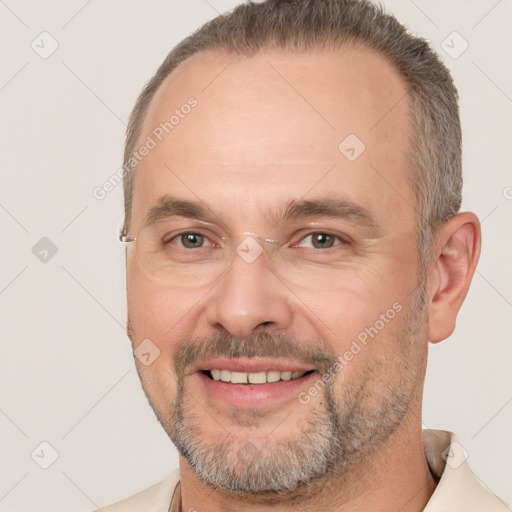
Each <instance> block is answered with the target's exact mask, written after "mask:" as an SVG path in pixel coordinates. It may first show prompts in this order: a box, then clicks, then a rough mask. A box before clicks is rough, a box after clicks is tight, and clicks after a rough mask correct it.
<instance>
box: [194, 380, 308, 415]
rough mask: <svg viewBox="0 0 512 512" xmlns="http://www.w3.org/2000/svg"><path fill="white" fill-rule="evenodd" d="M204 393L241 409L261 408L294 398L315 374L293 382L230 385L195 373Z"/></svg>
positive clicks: (280, 381)
mask: <svg viewBox="0 0 512 512" xmlns="http://www.w3.org/2000/svg"><path fill="white" fill-rule="evenodd" d="M196 375H198V376H199V379H200V381H201V382H202V384H203V386H204V387H205V388H206V392H207V393H208V395H210V396H211V397H212V398H214V399H216V400H220V401H222V402H224V403H226V404H228V405H232V406H235V407H243V408H253V407H261V406H265V405H270V404H273V403H275V402H277V401H279V400H289V399H290V398H294V397H295V398H296V397H297V396H298V394H299V392H300V391H301V390H303V389H304V388H305V387H306V386H307V385H308V384H309V383H310V381H312V380H314V379H315V375H316V373H315V372H312V373H308V374H306V375H303V376H302V377H299V378H297V379H293V380H279V381H277V382H267V383H266V384H230V383H229V382H223V381H221V380H213V379H211V378H210V377H208V376H207V375H205V374H204V373H201V372H199V373H197V374H196Z"/></svg>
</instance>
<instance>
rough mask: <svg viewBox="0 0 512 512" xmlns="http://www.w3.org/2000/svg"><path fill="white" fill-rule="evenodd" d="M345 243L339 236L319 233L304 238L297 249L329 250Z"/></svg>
mask: <svg viewBox="0 0 512 512" xmlns="http://www.w3.org/2000/svg"><path fill="white" fill-rule="evenodd" d="M342 243H345V241H344V240H342V239H341V238H340V237H339V236H337V235H333V234H331V233H324V232H321V231H318V232H315V233H310V234H309V235H307V236H305V237H304V238H303V239H302V240H301V241H300V243H299V244H298V247H312V248H313V249H330V248H331V247H334V246H335V245H340V244H342Z"/></svg>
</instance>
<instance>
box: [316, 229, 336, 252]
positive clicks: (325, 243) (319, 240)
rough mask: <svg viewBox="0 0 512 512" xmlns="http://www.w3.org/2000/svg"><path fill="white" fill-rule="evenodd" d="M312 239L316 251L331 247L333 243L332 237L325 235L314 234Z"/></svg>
mask: <svg viewBox="0 0 512 512" xmlns="http://www.w3.org/2000/svg"><path fill="white" fill-rule="evenodd" d="M312 238H313V246H314V247H315V248H316V249H325V248H326V247H332V246H333V243H334V237H333V236H332V235H326V234H325V233H315V234H314V235H313V237H312Z"/></svg>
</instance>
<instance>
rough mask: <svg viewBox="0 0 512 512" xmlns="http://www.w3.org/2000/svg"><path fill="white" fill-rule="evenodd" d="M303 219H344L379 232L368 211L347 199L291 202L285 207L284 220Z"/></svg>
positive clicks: (372, 216) (373, 218)
mask: <svg viewBox="0 0 512 512" xmlns="http://www.w3.org/2000/svg"><path fill="white" fill-rule="evenodd" d="M305 217H332V218H335V219H344V220H347V221H349V222H351V223H353V224H356V225H359V226H362V227H366V228H369V229H371V230H372V231H375V232H377V231H378V230H379V225H378V223H377V221H376V220H375V217H374V215H373V214H372V213H371V212H370V210H368V209H366V208H364V207H362V206H360V205H358V204H356V203H354V202H353V201H350V200H348V199H332V198H322V199H316V200H299V201H295V200H292V201H290V202H289V203H288V204H287V205H286V208H285V211H284V215H283V219H284V220H299V219H302V218H305Z"/></svg>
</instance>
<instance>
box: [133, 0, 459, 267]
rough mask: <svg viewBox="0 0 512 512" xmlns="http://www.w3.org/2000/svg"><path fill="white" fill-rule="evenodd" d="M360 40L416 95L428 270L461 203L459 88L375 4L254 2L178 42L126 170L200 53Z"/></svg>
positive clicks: (355, 0) (418, 186) (412, 152)
mask: <svg viewBox="0 0 512 512" xmlns="http://www.w3.org/2000/svg"><path fill="white" fill-rule="evenodd" d="M345 43H356V44H359V45H362V46H364V47H365V48H368V49H370V50H373V51H375V52H376V53H378V54H380V55H382V56H383V57H385V58H386V59H387V60H388V61H389V62H390V63H391V64H392V65H393V66H394V67H395V68H396V70H397V71H398V72H399V74H400V75H401V76H402V79H403V80H404V82H405V84H406V87H407V90H408V92H409V95H410V100H411V101H410V105H411V108H410V122H411V130H412V133H411V136H412V144H411V147H410V148H409V151H408V155H407V156H408V162H409V168H410V181H411V186H412V187H413V190H414V192H415V195H416V200H417V206H416V210H417V212H416V217H417V221H416V224H417V232H418V250H419V256H420V260H421V262H422V263H423V264H424V265H426V264H427V263H428V262H429V260H430V257H431V250H432V243H433V239H434V235H435V233H436V230H437V229H438V228H439V226H440V225H441V224H443V223H444V222H445V221H446V220H448V219H449V218H450V217H452V216H454V215H455V214H456V213H457V212H458V211H459V208H460V205H461V200H462V172H461V128H460V120H459V109H458V102H457V99H458V95H457V90H456V88H455V86H454V84H453V80H452V78H451V76H450V73H449V71H448V69H447V68H446V67H445V66H444V65H443V64H442V62H441V61H440V59H439V57H438V56H437V54H436V53H435V52H434V51H433V50H432V49H431V48H430V47H429V45H428V43H427V42H426V41H425V40H424V39H421V38H418V37H415V36H413V35H411V34H409V33H408V32H407V30H406V28H405V27H404V26H403V25H402V24H400V23H399V22H398V21H397V20H396V18H394V17H393V16H391V15H389V14H387V13H386V12H385V11H384V10H383V8H382V7H380V6H377V5H375V4H373V3H371V2H370V1H369V0H266V1H264V2H261V3H254V2H247V3H244V4H241V5H239V6H238V7H236V8H235V9H233V10H232V11H231V12H228V13H227V14H223V15H220V16H218V17H216V18H215V19H213V20H212V21H210V22H208V23H206V24H205V25H203V26H202V27H201V28H199V29H198V30H197V31H196V32H194V33H193V34H192V35H190V36H189V37H187V38H186V39H184V40H183V41H182V42H181V43H179V44H178V45H177V46H176V47H175V48H174V49H173V50H172V51H171V52H170V53H169V54H168V55H167V57H166V59H165V60H164V62H163V63H162V64H161V66H160V67H159V68H158V71H157V72H156V74H155V75H154V76H153V78H151V80H150V81H149V82H148V83H147V85H146V86H145V87H144V89H143V90H142V92H141V94H140V96H139V97H138V99H137V102H136V104H135V107H134V109H133V111H132V113H131V116H130V120H129V124H128V128H127V135H126V145H125V153H124V166H123V167H124V168H125V169H128V161H129V159H130V155H132V153H133V151H134V150H135V147H136V144H137V142H138V140H139V138H140V137H141V135H142V133H141V131H142V127H143V122H144V117H145V115H146V113H147V110H148V107H149V104H150V103H151V100H152V98H153V96H154V94H155V92H156V91H157V89H158V88H159V87H160V85H161V84H162V82H163V81H164V80H165V79H166V78H167V77H168V76H169V75H170V74H171V73H172V71H173V70H174V69H176V67H177V66H178V65H179V64H180V63H181V62H183V61H184V60H185V59H187V58H189V57H191V56H192V55H194V54H196V53H198V52H201V51H207V50H210V51H220V52H229V53H234V54H236V55H241V56H247V57H250V56H252V55H254V54H256V53H258V52H259V51H261V50H265V49H274V48H275V49H285V50H289V51H295V52H306V51H308V50H309V49H314V48H326V47H329V48H333V47H334V48H338V47H339V46H341V45H343V44H345ZM134 171H135V168H130V169H129V170H128V172H126V174H125V177H124V194H125V225H124V228H123V229H124V230H125V232H126V231H127V230H128V228H129V224H130V216H131V199H132V188H133V175H134Z"/></svg>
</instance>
